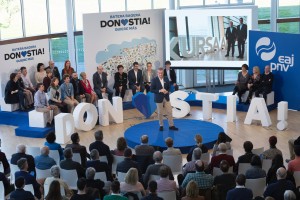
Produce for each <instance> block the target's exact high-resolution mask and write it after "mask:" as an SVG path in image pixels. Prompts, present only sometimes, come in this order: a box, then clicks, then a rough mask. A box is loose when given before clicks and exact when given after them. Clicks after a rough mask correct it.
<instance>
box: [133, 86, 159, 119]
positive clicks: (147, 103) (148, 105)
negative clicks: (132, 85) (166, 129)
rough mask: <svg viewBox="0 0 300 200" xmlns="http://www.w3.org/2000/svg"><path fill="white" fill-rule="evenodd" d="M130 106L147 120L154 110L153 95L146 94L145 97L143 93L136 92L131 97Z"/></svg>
mask: <svg viewBox="0 0 300 200" xmlns="http://www.w3.org/2000/svg"><path fill="white" fill-rule="evenodd" d="M132 105H133V106H134V107H136V109H137V110H138V111H140V113H142V114H143V115H144V116H145V117H146V118H147V119H148V118H149V117H150V116H151V115H152V114H153V113H154V112H155V110H156V103H155V102H154V94H153V93H151V92H148V93H147V95H145V94H144V93H141V92H138V93H136V94H135V95H134V96H133V97H132Z"/></svg>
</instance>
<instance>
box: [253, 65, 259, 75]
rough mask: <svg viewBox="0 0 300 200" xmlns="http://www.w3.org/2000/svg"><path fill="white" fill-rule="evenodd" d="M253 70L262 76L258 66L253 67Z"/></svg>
mask: <svg viewBox="0 0 300 200" xmlns="http://www.w3.org/2000/svg"><path fill="white" fill-rule="evenodd" d="M253 69H255V71H257V73H258V74H260V69H259V67H258V66H255V67H253Z"/></svg>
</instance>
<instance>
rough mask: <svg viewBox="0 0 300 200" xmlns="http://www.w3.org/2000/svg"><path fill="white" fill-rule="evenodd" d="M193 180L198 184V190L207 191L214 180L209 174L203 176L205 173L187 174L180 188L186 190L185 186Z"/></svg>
mask: <svg viewBox="0 0 300 200" xmlns="http://www.w3.org/2000/svg"><path fill="white" fill-rule="evenodd" d="M191 180H194V181H196V182H197V184H198V188H199V189H208V188H211V187H212V186H213V183H214V178H213V176H212V175H211V174H205V172H196V173H188V174H187V175H186V177H185V178H184V180H183V182H182V184H181V186H182V187H183V188H186V186H187V184H188V183H189V182H190V181H191Z"/></svg>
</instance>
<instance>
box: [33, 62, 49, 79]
mask: <svg viewBox="0 0 300 200" xmlns="http://www.w3.org/2000/svg"><path fill="white" fill-rule="evenodd" d="M45 77H46V71H45V66H44V64H43V63H38V64H37V67H36V72H35V75H34V78H35V82H36V83H37V84H38V83H43V80H44V78H45Z"/></svg>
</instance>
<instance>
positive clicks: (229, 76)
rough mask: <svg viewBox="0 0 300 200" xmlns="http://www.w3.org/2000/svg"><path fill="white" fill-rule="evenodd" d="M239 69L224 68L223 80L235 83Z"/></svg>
mask: <svg viewBox="0 0 300 200" xmlns="http://www.w3.org/2000/svg"><path fill="white" fill-rule="evenodd" d="M238 73H239V70H224V82H225V83H235V81H236V79H237V76H238Z"/></svg>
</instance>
